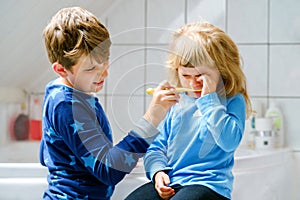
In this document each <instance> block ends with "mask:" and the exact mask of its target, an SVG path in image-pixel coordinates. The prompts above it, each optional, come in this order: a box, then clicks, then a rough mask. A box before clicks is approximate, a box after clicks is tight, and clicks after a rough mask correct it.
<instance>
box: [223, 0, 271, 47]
mask: <svg viewBox="0 0 300 200" xmlns="http://www.w3.org/2000/svg"><path fill="white" fill-rule="evenodd" d="M267 23H268V0H228V33H229V34H230V35H231V37H232V38H233V39H234V40H235V41H236V42H239V43H251V42H252V43H253V42H255V43H258V42H259V43H265V42H267V41H268V37H267V36H268V24H267Z"/></svg>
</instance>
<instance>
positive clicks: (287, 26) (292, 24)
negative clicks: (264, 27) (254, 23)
mask: <svg viewBox="0 0 300 200" xmlns="http://www.w3.org/2000/svg"><path fill="white" fill-rule="evenodd" d="M299 8H300V1H299V0H285V1H282V0H272V1H270V41H271V42H275V43H280V42H287V43H291V42H300V15H299Z"/></svg>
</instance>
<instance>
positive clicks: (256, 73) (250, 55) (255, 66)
mask: <svg viewBox="0 0 300 200" xmlns="http://www.w3.org/2000/svg"><path fill="white" fill-rule="evenodd" d="M239 50H240V53H241V57H242V60H243V66H242V67H243V71H244V73H245V75H246V79H247V87H248V92H249V95H250V96H266V95H267V90H268V82H267V81H268V74H267V73H268V58H267V46H266V45H239Z"/></svg>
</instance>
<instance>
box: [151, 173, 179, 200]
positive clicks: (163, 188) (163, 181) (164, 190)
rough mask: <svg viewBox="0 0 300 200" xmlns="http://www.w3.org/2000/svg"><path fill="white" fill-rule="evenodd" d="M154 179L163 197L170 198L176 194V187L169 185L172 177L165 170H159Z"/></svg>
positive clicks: (157, 189) (156, 187)
mask: <svg viewBox="0 0 300 200" xmlns="http://www.w3.org/2000/svg"><path fill="white" fill-rule="evenodd" d="M154 180H155V189H156V191H157V192H158V194H159V196H160V197H161V198H163V199H169V198H170V197H172V196H173V195H174V194H175V191H174V189H173V188H171V187H168V186H167V185H169V184H170V178H169V176H168V175H167V174H166V173H165V172H163V171H159V172H157V173H156V174H155V176H154Z"/></svg>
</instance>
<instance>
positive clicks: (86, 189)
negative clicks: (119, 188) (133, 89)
mask: <svg viewBox="0 0 300 200" xmlns="http://www.w3.org/2000/svg"><path fill="white" fill-rule="evenodd" d="M157 133H158V130H157V129H156V128H155V127H153V126H152V125H151V124H149V123H148V122H147V121H146V120H143V119H142V120H140V121H139V122H138V123H137V125H136V127H135V130H131V131H130V132H129V133H128V135H127V136H126V137H124V139H123V140H122V141H120V142H119V143H118V144H117V145H115V146H113V143H112V133H111V128H110V125H109V122H108V120H107V117H106V115H105V113H104V111H103V109H102V107H101V105H100V103H99V102H98V98H97V97H95V96H93V95H88V94H85V93H83V92H81V91H78V90H75V89H72V88H70V87H67V86H65V85H60V84H56V83H55V81H53V82H50V83H49V84H48V85H47V87H46V91H45V99H44V107H43V138H42V140H41V149H40V161H41V164H42V165H45V166H47V167H48V170H49V175H48V183H49V186H48V189H47V190H46V191H45V193H44V199H99V200H100V199H110V197H111V195H112V193H113V191H114V186H115V185H116V184H117V183H118V182H119V181H121V180H122V179H123V178H124V176H125V175H126V174H128V173H129V172H130V171H131V170H132V169H133V168H134V167H135V165H136V163H137V161H138V159H139V158H140V157H142V156H143V155H144V153H145V152H146V149H147V147H148V146H149V142H151V141H152V140H153V139H154V137H155V136H156V135H157ZM148 134H149V135H151V137H148V138H147V137H146V136H147V135H148Z"/></svg>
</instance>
